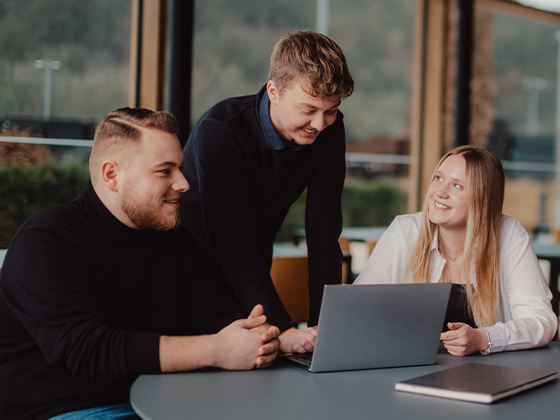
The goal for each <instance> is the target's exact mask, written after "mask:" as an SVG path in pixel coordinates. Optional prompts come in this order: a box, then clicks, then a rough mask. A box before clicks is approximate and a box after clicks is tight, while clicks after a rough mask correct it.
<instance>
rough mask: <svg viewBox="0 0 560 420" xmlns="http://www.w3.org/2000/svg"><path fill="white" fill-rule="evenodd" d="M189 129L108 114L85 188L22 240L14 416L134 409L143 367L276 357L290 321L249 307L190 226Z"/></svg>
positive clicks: (256, 362) (5, 319)
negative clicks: (185, 137)
mask: <svg viewBox="0 0 560 420" xmlns="http://www.w3.org/2000/svg"><path fill="white" fill-rule="evenodd" d="M177 129H178V126H177V122H176V120H175V118H174V117H173V116H172V115H170V114H167V113H165V112H152V111H148V110H145V109H130V108H123V109H120V110H117V111H115V112H112V113H110V114H108V115H107V116H106V117H105V118H104V119H103V121H102V122H101V123H100V124H99V126H98V128H97V131H96V134H95V139H94V145H93V150H92V154H91V158H90V175H91V180H90V182H88V185H87V188H86V190H85V192H84V193H83V195H82V196H80V197H78V198H77V199H75V200H74V201H72V202H69V203H65V204H62V205H59V206H57V207H54V208H52V209H50V210H47V211H45V212H43V213H41V214H40V215H38V216H36V217H34V218H32V219H31V220H29V221H28V222H26V223H25V224H24V225H23V226H22V227H21V229H20V230H19V232H18V233H17V235H16V236H15V237H14V239H13V240H12V243H11V244H10V247H9V249H8V252H7V254H6V258H5V261H4V266H3V267H2V270H1V271H0V418H1V419H3V420H7V419H47V418H51V417H53V416H57V419H58V418H60V419H69V418H74V417H73V416H74V415H77V414H80V415H87V416H88V417H87V418H90V416H93V413H94V412H97V411H99V410H101V411H103V412H106V411H109V412H113V411H115V412H116V411H119V412H122V411H124V412H129V413H130V414H131V415H134V413H133V412H132V410H131V407H130V406H129V405H128V404H127V402H128V398H129V389H130V386H131V384H132V382H133V381H134V379H135V378H136V377H137V376H138V375H140V374H145V373H161V372H173V371H185V370H191V369H198V368H202V367H206V366H214V367H220V368H223V369H252V368H255V367H257V368H263V367H267V366H269V365H270V364H271V363H272V362H273V360H274V359H275V357H276V354H277V351H278V347H279V340H278V335H279V330H278V328H276V327H272V326H270V325H269V324H267V323H266V318H265V316H264V315H263V308H262V306H260V305H257V306H256V307H255V308H253V310H252V312H251V314H248V311H246V310H245V309H243V307H242V306H241V305H240V303H239V302H238V300H237V299H236V298H235V297H234V296H232V295H231V294H230V293H229V292H227V290H226V289H225V288H223V284H221V282H220V281H219V279H218V277H219V276H220V275H221V271H220V270H219V269H214V268H212V266H211V265H209V264H206V263H205V260H204V257H203V256H202V254H201V253H200V252H199V251H198V248H197V247H196V245H195V243H194V241H193V240H192V239H191V237H190V235H189V234H188V232H187V230H186V229H185V228H184V227H180V226H179V198H180V197H181V195H182V194H183V193H184V192H185V191H187V190H188V189H189V184H188V183H187V181H186V180H185V178H184V176H183V174H182V173H181V168H182V165H183V156H182V153H181V146H180V143H179V140H178V138H177V136H176V132H177ZM84 410H86V411H85V412H84ZM87 410H90V411H87ZM63 413H65V414H63ZM59 415H61V416H59Z"/></svg>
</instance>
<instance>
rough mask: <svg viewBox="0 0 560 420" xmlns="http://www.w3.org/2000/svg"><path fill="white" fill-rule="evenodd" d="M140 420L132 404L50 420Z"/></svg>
mask: <svg viewBox="0 0 560 420" xmlns="http://www.w3.org/2000/svg"><path fill="white" fill-rule="evenodd" d="M115 419H119V420H138V419H140V417H138V416H137V415H136V413H135V412H134V410H133V409H132V406H131V405H130V404H119V405H110V406H107V407H94V408H87V409H85V410H80V411H71V412H69V413H64V414H60V415H58V416H54V417H51V418H50V419H49V420H115Z"/></svg>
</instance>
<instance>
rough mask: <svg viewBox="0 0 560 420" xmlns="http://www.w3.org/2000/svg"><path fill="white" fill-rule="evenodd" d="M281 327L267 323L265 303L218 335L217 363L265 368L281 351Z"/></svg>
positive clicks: (230, 367)
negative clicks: (279, 350)
mask: <svg viewBox="0 0 560 420" xmlns="http://www.w3.org/2000/svg"><path fill="white" fill-rule="evenodd" d="M279 334H280V331H279V330H278V328H276V327H273V326H271V325H268V324H266V316H265V315H263V308H262V306H261V305H256V306H255V307H254V308H253V310H252V311H251V314H250V315H249V317H248V318H247V319H240V320H237V321H235V322H232V323H231V324H230V325H228V326H227V327H225V328H223V329H222V330H221V331H220V332H219V333H218V334H216V336H215V347H214V357H215V361H214V363H213V364H214V366H216V367H221V368H223V369H228V370H241V369H253V368H255V367H257V368H264V367H267V366H270V364H272V362H273V361H274V359H275V358H276V355H277V354H278V348H279V344H280V342H279V340H278V336H279Z"/></svg>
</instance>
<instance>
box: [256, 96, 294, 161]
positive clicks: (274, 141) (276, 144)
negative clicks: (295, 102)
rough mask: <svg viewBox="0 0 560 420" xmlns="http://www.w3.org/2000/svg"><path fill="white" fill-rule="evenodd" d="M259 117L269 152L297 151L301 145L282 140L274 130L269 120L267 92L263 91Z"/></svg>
mask: <svg viewBox="0 0 560 420" xmlns="http://www.w3.org/2000/svg"><path fill="white" fill-rule="evenodd" d="M259 115H260V118H261V127H262V129H263V133H264V138H265V140H266V144H267V146H268V148H269V149H270V150H285V149H289V150H299V149H301V145H298V144H296V143H293V142H289V141H286V140H284V139H283V138H282V137H280V135H279V134H278V133H277V132H276V130H275V129H274V126H273V125H272V121H271V120H270V100H269V99H268V92H267V91H266V90H265V91H264V95H263V97H262V99H261V103H260V106H259Z"/></svg>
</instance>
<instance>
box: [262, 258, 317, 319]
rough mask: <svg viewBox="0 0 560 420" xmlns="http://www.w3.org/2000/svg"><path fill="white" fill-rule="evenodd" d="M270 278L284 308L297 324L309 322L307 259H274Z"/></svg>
mask: <svg viewBox="0 0 560 420" xmlns="http://www.w3.org/2000/svg"><path fill="white" fill-rule="evenodd" d="M270 276H271V277H272V281H273V283H274V286H275V287H276V292H277V293H278V296H280V300H281V301H282V303H283V304H284V307H285V308H286V310H287V311H288V313H289V314H290V316H291V317H292V319H293V320H294V321H297V322H307V321H308V320H309V288H308V285H307V282H308V279H309V271H308V269H307V257H275V258H273V259H272V267H271V269H270Z"/></svg>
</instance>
